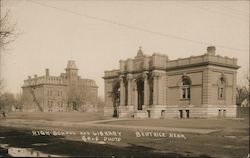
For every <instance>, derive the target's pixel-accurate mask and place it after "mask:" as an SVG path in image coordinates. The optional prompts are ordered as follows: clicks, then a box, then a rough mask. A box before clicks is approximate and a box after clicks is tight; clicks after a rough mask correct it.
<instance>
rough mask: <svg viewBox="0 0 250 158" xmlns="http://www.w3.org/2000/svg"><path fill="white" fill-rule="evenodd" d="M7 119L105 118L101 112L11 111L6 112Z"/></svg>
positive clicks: (78, 120) (80, 120)
mask: <svg viewBox="0 0 250 158" xmlns="http://www.w3.org/2000/svg"><path fill="white" fill-rule="evenodd" d="M6 115H7V119H23V120H45V121H65V122H85V121H93V120H103V119H106V118H105V117H104V116H103V113H80V112H63V113H60V112H53V113H50V112H11V113H8V114H6Z"/></svg>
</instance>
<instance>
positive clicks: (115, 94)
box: [113, 83, 120, 117]
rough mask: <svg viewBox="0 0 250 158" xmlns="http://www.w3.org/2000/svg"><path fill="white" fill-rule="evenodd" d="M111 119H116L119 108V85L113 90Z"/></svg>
mask: <svg viewBox="0 0 250 158" xmlns="http://www.w3.org/2000/svg"><path fill="white" fill-rule="evenodd" d="M113 106H114V113H113V117H118V108H119V106H120V84H119V83H117V84H116V85H115V86H114V88H113Z"/></svg>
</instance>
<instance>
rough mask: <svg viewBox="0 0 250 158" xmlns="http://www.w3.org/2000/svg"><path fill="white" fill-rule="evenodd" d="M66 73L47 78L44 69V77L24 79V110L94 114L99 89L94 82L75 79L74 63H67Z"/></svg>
mask: <svg viewBox="0 0 250 158" xmlns="http://www.w3.org/2000/svg"><path fill="white" fill-rule="evenodd" d="M65 70H66V73H61V75H60V76H50V75H49V69H46V74H45V76H41V77H38V76H37V75H35V76H34V78H31V77H29V78H28V79H27V80H24V85H23V87H22V89H23V101H24V103H23V104H24V105H23V110H24V111H41V112H42V111H44V112H64V111H88V112H90V111H97V93H98V92H97V91H98V87H97V85H96V83H95V81H94V80H91V79H83V78H81V76H78V69H77V67H76V64H75V61H72V60H71V61H68V64H67V68H66V69H65Z"/></svg>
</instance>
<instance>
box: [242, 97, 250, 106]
mask: <svg viewBox="0 0 250 158" xmlns="http://www.w3.org/2000/svg"><path fill="white" fill-rule="evenodd" d="M240 106H241V107H249V100H248V99H247V98H246V99H244V100H243V101H242V103H241V105H240Z"/></svg>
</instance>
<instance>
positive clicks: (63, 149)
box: [0, 113, 249, 157]
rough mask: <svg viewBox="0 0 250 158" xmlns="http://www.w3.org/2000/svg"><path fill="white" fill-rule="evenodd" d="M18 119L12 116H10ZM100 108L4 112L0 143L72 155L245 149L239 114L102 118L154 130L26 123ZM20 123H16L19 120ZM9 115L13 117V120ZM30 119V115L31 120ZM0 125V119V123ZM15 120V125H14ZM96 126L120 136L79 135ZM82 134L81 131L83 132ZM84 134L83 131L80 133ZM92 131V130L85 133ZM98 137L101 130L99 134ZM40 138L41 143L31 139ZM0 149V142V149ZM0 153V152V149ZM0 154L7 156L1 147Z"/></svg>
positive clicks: (77, 117) (237, 152) (78, 116)
mask: <svg viewBox="0 0 250 158" xmlns="http://www.w3.org/2000/svg"><path fill="white" fill-rule="evenodd" d="M8 119H9V120H12V121H13V122H12V124H11V125H12V127H10V125H9V126H6V124H5V126H1V122H4V121H5V122H8ZM15 119H18V120H15ZM104 119H107V118H105V117H103V115H102V114H101V113H97V114H96V113H9V114H8V115H7V120H0V145H1V144H7V145H8V146H9V147H19V148H31V149H34V150H37V151H41V152H43V153H48V154H55V155H62V156H69V157H76V156H94V157H96V156H108V157H111V156H113V155H114V156H117V157H124V156H125V157H246V156H247V154H248V153H249V149H248V148H249V124H248V123H249V122H248V120H239V119H152V120H149V119H147V120H114V121H110V120H107V121H106V122H101V123H102V124H118V125H124V126H127V125H134V126H136V127H137V126H155V127H156V128H155V130H146V129H145V130H139V129H136V128H133V129H126V128H117V127H105V126H101V127H96V126H68V125H65V126H59V125H55V124H50V123H45V124H44V123H43V124H40V123H39V121H37V124H29V123H27V122H28V120H46V121H49V122H50V121H51V122H54V121H67V122H76V123H78V122H85V121H93V120H104ZM20 120H25V121H24V122H25V123H26V125H25V126H22V121H20ZM15 121H17V122H16V123H15ZM33 122H36V121H33ZM2 125H3V124H2ZM15 125H18V126H15ZM157 127H177V128H178V127H181V128H183V127H185V128H208V129H219V130H218V131H216V132H212V133H209V134H197V133H185V132H184V133H181V132H169V131H161V130H157ZM32 130H33V131H34V130H35V131H49V132H51V133H53V131H59V132H64V133H66V131H73V132H75V133H78V134H76V135H67V134H65V135H57V136H54V135H49V136H44V135H37V136H34V135H32ZM100 131H103V132H104V131H117V132H121V137H120V138H121V141H117V142H113V141H107V142H105V143H100V142H97V141H94V140H91V141H87V142H85V141H83V140H82V136H83V135H81V134H79V133H80V132H82V133H88V132H89V133H91V132H96V133H97V132H100ZM136 132H156V133H165V134H166V136H169V135H170V134H171V133H176V134H183V135H184V136H185V138H186V139H181V138H171V137H155V136H145V137H137V136H136ZM84 136H85V135H84ZM86 136H88V135H86ZM89 136H90V137H92V136H93V135H91V134H90V135H89ZM99 139H100V140H102V139H104V137H103V136H100V137H99ZM37 144H42V145H37ZM1 151H4V150H3V149H1V146H0V153H1ZM0 155H1V154H0ZM3 156H9V155H7V153H5V155H3Z"/></svg>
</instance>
